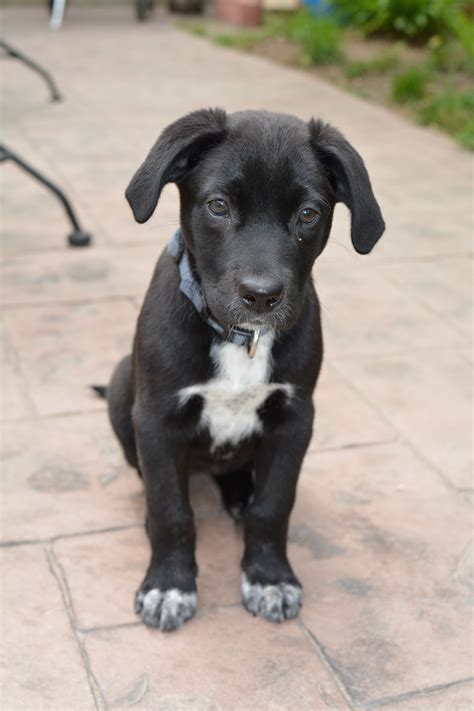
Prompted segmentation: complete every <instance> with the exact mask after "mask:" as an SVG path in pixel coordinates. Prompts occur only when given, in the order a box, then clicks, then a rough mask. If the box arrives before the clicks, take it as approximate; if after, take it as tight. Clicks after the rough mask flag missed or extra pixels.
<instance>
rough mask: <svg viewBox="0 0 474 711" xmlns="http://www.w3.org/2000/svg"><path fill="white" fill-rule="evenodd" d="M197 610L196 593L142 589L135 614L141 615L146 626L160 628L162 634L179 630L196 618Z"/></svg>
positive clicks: (136, 602)
mask: <svg viewBox="0 0 474 711" xmlns="http://www.w3.org/2000/svg"><path fill="white" fill-rule="evenodd" d="M196 608H197V596H196V593H195V592H183V591H182V590H178V588H172V589H171V590H160V589H159V588H152V589H151V590H143V589H140V590H139V591H138V592H137V595H136V597H135V612H136V613H137V614H139V615H141V618H142V620H143V622H144V623H145V624H146V625H148V626H149V627H159V628H160V630H161V631H162V632H171V631H172V630H177V629H178V627H181V625H183V624H184V623H185V622H186V621H187V620H190V619H191V617H193V616H194V614H195V613H196Z"/></svg>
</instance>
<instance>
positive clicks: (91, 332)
mask: <svg viewBox="0 0 474 711" xmlns="http://www.w3.org/2000/svg"><path fill="white" fill-rule="evenodd" d="M4 318H5V323H6V327H7V330H8V334H9V337H10V340H11V342H12V344H13V347H14V348H15V350H16V352H17V354H18V359H19V363H20V367H21V369H22V372H23V374H24V377H25V382H26V383H27V386H28V388H29V391H30V393H31V397H32V400H33V402H34V404H35V407H36V409H37V411H38V412H39V413H40V414H42V415H51V414H58V413H61V412H78V411H81V410H93V409H98V408H102V404H101V403H100V400H99V399H98V398H97V397H95V395H94V394H93V393H92V391H91V390H90V387H89V386H90V385H92V384H99V385H100V384H106V383H108V382H109V379H110V377H111V375H112V371H113V369H114V367H115V365H116V364H117V363H118V361H119V360H120V358H122V357H123V356H124V355H126V354H127V353H130V351H131V347H132V340H133V334H134V331H135V325H136V319H137V309H136V307H135V305H134V303H133V302H132V301H131V300H130V301H127V300H114V301H113V302H110V303H109V302H84V303H75V304H71V305H50V306H45V307H32V308H22V309H21V310H20V309H19V310H12V311H5V314H4Z"/></svg>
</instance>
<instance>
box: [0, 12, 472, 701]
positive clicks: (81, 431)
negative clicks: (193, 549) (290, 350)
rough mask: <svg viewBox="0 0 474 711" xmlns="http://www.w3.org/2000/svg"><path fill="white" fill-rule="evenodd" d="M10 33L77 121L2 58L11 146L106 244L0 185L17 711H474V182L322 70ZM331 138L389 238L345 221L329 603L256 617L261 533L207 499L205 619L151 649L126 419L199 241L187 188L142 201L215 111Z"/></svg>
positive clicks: (50, 207) (139, 39) (317, 492)
mask: <svg viewBox="0 0 474 711" xmlns="http://www.w3.org/2000/svg"><path fill="white" fill-rule="evenodd" d="M3 14H4V32H5V36H6V37H7V38H8V39H9V40H10V41H11V42H13V43H15V44H16V45H17V46H18V48H21V49H23V50H24V51H25V52H27V53H29V54H31V55H32V56H33V57H35V58H37V59H38V60H39V61H41V62H43V63H44V65H45V66H47V67H48V68H49V69H51V70H52V71H53V72H54V74H55V76H56V78H57V81H58V83H59V85H60V87H61V89H62V90H63V92H64V94H65V97H66V100H65V101H64V102H63V103H60V104H51V103H49V102H48V97H47V92H46V89H45V86H44V85H43V84H42V82H41V81H40V79H39V78H38V77H37V76H35V75H34V74H33V73H32V72H30V71H29V70H27V69H26V68H25V67H24V66H22V65H21V64H19V63H18V62H16V61H14V60H7V59H2V72H3V84H4V109H3V128H4V134H5V140H7V141H8V144H9V145H10V146H11V147H12V148H13V149H15V150H16V151H17V152H18V153H21V154H22V155H23V156H25V157H27V158H28V159H29V160H30V161H31V162H32V163H34V164H35V165H36V166H37V167H38V168H40V169H43V170H44V171H45V172H46V173H47V174H48V175H49V176H51V177H52V178H54V179H55V180H57V181H58V182H59V183H60V184H61V185H62V186H63V187H64V188H65V189H66V190H67V192H68V194H69V195H70V196H71V197H72V198H73V199H74V203H75V205H76V206H77V208H78V211H79V213H80V217H81V219H82V221H83V223H84V225H85V226H86V227H87V228H88V229H89V230H91V232H93V234H94V246H93V247H92V248H90V249H86V250H83V251H81V250H76V251H74V250H71V249H67V248H66V247H65V241H64V240H65V235H66V233H67V231H68V227H67V225H66V222H65V219H64V217H63V214H62V212H61V209H60V207H59V206H58V204H57V203H56V202H55V201H54V199H53V198H52V197H51V196H50V195H49V194H47V193H46V192H45V191H44V190H43V189H42V188H41V187H39V186H38V185H37V184H35V183H34V182H33V181H32V180H30V178H29V177H28V176H26V175H25V174H23V173H22V172H20V171H19V170H18V169H17V168H16V167H15V166H14V165H12V164H4V165H2V167H1V176H2V181H3V188H2V197H3V201H4V206H3V237H2V239H3V265H2V284H3V304H4V330H3V345H4V354H3V384H4V388H3V419H4V423H3V491H4V493H3V499H2V519H3V520H2V537H3V544H4V547H3V549H2V555H3V571H4V572H3V590H2V598H3V600H2V601H3V630H2V631H3V645H4V649H3V651H4V661H5V674H4V680H3V702H2V709H5V711H12V710H13V709H15V710H16V709H27V710H28V711H38V710H40V709H45V710H47V711H50V710H57V711H82V710H83V709H84V710H85V709H94V708H96V709H120V708H122V707H133V708H139V709H149V710H150V711H151V710H152V711H178V710H180V711H181V710H184V711H211V710H212V711H216V710H218V709H221V710H222V711H228V710H232V709H235V710H238V711H250V710H253V709H254V710H255V711H264V710H267V709H268V710H269V711H270V710H271V711H277V710H283V709H284V710H285V711H286V710H288V711H294V710H298V711H299V709H310V710H312V711H323V710H325V709H341V710H342V709H378V708H380V707H387V708H393V709H394V710H395V709H396V710H398V711H402V710H403V711H420V710H421V709H423V710H425V711H435V710H442V711H461V710H463V711H467V709H472V708H473V686H472V681H473V670H472V651H473V650H472V636H471V632H472V617H471V608H470V604H471V602H472V593H473V583H472V572H473V563H472V551H473V548H472V543H471V542H470V541H471V535H472V512H471V508H470V506H471V503H472V501H471V499H472V480H471V469H470V464H469V457H470V450H471V431H470V408H471V400H470V382H471V378H470V371H471V366H472V353H471V346H470V328H471V324H470V285H471V261H470V248H471V242H470V232H471V221H470V220H471V217H470V201H471V179H470V158H469V155H468V154H467V153H466V152H464V151H463V150H462V149H461V148H459V147H458V146H456V145H455V144H454V143H453V142H452V141H451V140H450V139H449V138H447V137H445V136H443V135H440V134H437V133H435V132H431V131H429V130H426V129H422V128H418V127H416V126H414V125H411V124H409V123H406V122H404V121H403V120H401V119H400V118H399V117H397V116H395V115H393V114H391V113H390V112H388V111H387V110H385V109H383V108H379V107H375V106H372V105H370V104H366V103H364V102H363V101H361V100H359V99H357V98H355V97H353V96H350V95H349V94H344V93H341V92H340V91H339V90H336V89H334V88H332V87H331V86H329V85H327V84H324V83H322V82H318V81H317V80H316V79H314V78H310V77H308V76H306V75H305V74H304V73H302V72H298V71H294V70H292V69H287V68H283V67H281V66H276V65H274V64H271V63H269V62H267V61H264V60H262V59H258V58H255V57H251V56H246V55H244V54H237V53H234V52H233V51H230V50H224V49H219V48H217V47H215V46H212V45H210V44H208V43H206V41H204V40H201V39H198V38H195V37H193V36H190V35H187V34H183V33H181V32H179V31H177V30H176V29H174V28H173V27H172V26H171V25H170V24H169V23H167V22H166V21H164V20H163V19H161V18H160V17H155V19H154V20H153V21H152V22H151V23H149V24H145V25H139V24H137V23H135V21H134V19H133V14H132V11H131V8H130V9H128V8H122V9H112V8H110V9H103V10H97V9H92V8H91V9H83V10H75V9H74V7H72V8H71V10H70V12H69V14H68V17H67V20H66V22H65V25H64V27H63V28H62V29H61V31H59V32H57V33H55V34H54V33H51V32H50V31H49V29H48V26H47V18H46V14H45V12H44V11H43V10H42V9H41V8H37V9H30V10H25V9H23V10H20V9H9V10H5V11H4V13H3ZM214 105H222V106H224V107H225V108H226V109H228V110H229V111H232V110H235V109H241V108H246V107H248V108H267V109H271V110H275V111H290V112H294V113H297V114H298V115H299V116H301V117H303V118H309V117H310V116H312V115H319V116H322V117H324V118H325V119H328V120H330V121H331V122H333V123H334V124H335V125H336V126H338V127H339V128H340V129H341V130H343V131H344V132H345V133H346V135H347V136H348V138H349V139H350V140H351V141H352V142H353V143H354V144H355V145H356V146H357V148H358V149H359V150H360V152H361V153H362V155H363V156H364V158H365V160H366V163H367V166H368V168H369V172H370V174H371V176H372V179H373V184H374V189H375V192H376V195H377V197H378V198H379V200H380V203H381V205H382V208H383V211H384V215H385V218H386V221H387V225H388V228H387V232H386V235H385V237H384V238H383V240H382V242H381V243H380V245H379V246H378V247H377V248H376V250H375V251H374V253H373V255H371V256H369V257H360V256H357V255H356V254H355V253H353V251H352V249H351V247H350V240H349V234H348V216H347V214H346V211H345V209H344V208H343V207H340V208H338V214H337V219H336V224H335V227H334V232H333V238H332V239H331V242H330V244H329V246H328V248H327V251H326V253H325V254H324V255H323V256H322V257H321V259H320V260H319V262H318V264H317V266H316V269H315V280H316V282H317V285H318V289H319V293H320V296H321V301H322V304H323V314H324V328H325V337H326V358H325V364H324V369H323V374H322V378H321V382H320V386H319V387H318V391H317V395H316V403H317V409H318V417H317V425H316V430H315V434H314V439H313V442H312V445H311V448H310V451H309V452H308V455H307V457H306V460H305V463H304V468H303V473H302V476H301V483H300V487H299V496H298V501H297V504H296V507H295V511H294V515H293V517H292V525H291V531H290V546H289V549H290V550H289V553H290V559H291V560H292V562H293V564H294V567H295V570H296V573H297V574H298V575H299V577H300V578H301V580H302V581H303V583H304V585H305V594H306V598H305V605H304V608H303V610H302V612H301V615H300V618H299V619H298V620H296V621H293V622H288V623H285V624H282V625H280V626H273V625H272V624H270V623H268V622H265V621H263V620H261V619H254V618H252V617H251V616H250V615H248V614H247V612H245V611H244V610H243V609H242V607H241V606H240V604H239V585H238V582H239V559H240V556H241V552H242V535H241V531H240V529H239V528H237V527H236V526H235V525H234V524H233V523H232V522H231V521H230V519H229V518H228V517H227V516H226V515H225V514H224V513H223V511H222V509H221V507H220V504H219V501H218V498H217V494H216V491H215V490H214V489H213V487H212V486H211V484H210V482H208V481H207V480H206V479H196V480H195V481H194V482H193V501H194V508H195V512H196V517H197V522H198V538H199V542H198V562H199V566H200V576H199V581H198V582H199V612H198V615H197V617H196V618H195V619H194V620H193V621H191V622H190V623H189V624H187V625H186V626H185V627H184V628H183V629H181V630H180V631H179V632H177V633H174V634H170V635H163V634H161V633H160V632H158V631H154V630H150V629H147V628H145V627H144V626H143V625H141V624H140V623H139V622H138V620H137V618H136V617H135V615H134V613H133V608H132V601H133V595H134V592H135V589H136V588H137V586H138V584H139V583H140V581H141V579H142V576H143V574H144V571H145V566H146V563H147V556H148V548H147V543H146V540H145V535H144V532H143V526H142V522H143V516H144V511H143V509H144V501H143V494H142V488H141V486H140V483H139V481H138V480H137V477H136V476H135V475H134V473H133V472H132V471H131V470H129V469H128V468H127V467H126V466H125V464H124V462H123V460H122V457H121V456H120V452H119V451H118V448H117V445H116V443H115V441H114V438H113V436H112V433H111V431H110V428H109V425H108V422H107V418H106V415H105V411H104V406H103V404H102V403H101V402H100V401H98V400H97V399H95V398H94V397H93V396H92V394H91V393H90V391H89V390H88V388H87V385H88V383H93V382H95V383H97V382H98V383H101V382H106V381H107V379H108V377H109V375H110V373H111V370H112V368H113V366H114V364H115V362H116V361H117V359H118V358H119V357H120V356H122V355H123V354H124V353H126V352H127V351H129V350H130V344H131V339H132V335H133V331H134V325H135V320H136V318H137V314H138V310H139V308H140V303H141V300H142V297H143V293H144V291H145V289H146V287H147V283H148V281H149V279H150V275H151V271H152V268H153V263H154V261H155V259H156V258H157V256H158V254H159V252H160V250H161V249H162V247H163V245H164V244H165V243H166V241H167V240H168V238H169V236H170V235H171V233H172V231H173V230H174V228H175V226H176V224H177V208H178V203H177V195H176V190H175V188H174V187H173V186H169V187H168V188H166V190H165V194H164V196H163V200H162V202H161V204H160V206H159V209H158V212H157V214H156V216H155V217H154V218H153V220H151V221H150V223H147V224H146V225H143V226H140V225H137V224H135V223H134V222H133V220H132V217H131V215H130V212H129V209H128V206H127V205H126V203H125V201H124V199H123V191H124V188H125V186H126V185H127V183H128V180H129V179H130V177H131V175H132V173H133V172H134V170H135V169H136V167H137V166H138V164H139V162H141V160H142V158H143V157H144V155H145V153H146V151H147V150H148V148H149V147H150V145H151V143H152V142H153V140H154V139H155V137H156V136H157V134H158V133H159V131H160V130H161V129H162V128H163V127H164V126H166V124H167V123H168V122H170V121H171V120H173V119H175V118H177V117H178V116H180V115H181V114H183V113H185V112H187V111H189V110H191V109H195V108H199V107H202V106H214Z"/></svg>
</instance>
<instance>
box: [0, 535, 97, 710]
mask: <svg viewBox="0 0 474 711" xmlns="http://www.w3.org/2000/svg"><path fill="white" fill-rule="evenodd" d="M0 557H1V561H2V568H3V570H5V571H6V574H5V575H4V576H3V579H2V646H3V650H4V651H3V654H2V708H3V709H5V711H20V710H22V711H23V710H25V711H26V710H28V711H30V710H31V711H33V709H35V711H93V709H96V705H95V703H94V698H93V695H92V693H91V688H90V685H89V680H88V676H87V672H86V668H85V664H84V659H83V657H82V656H81V653H80V650H79V646H78V644H77V640H76V637H75V635H74V632H73V630H72V628H71V625H70V621H69V618H68V614H67V612H66V610H65V608H64V604H63V599H62V597H61V591H60V588H59V586H58V583H57V580H56V579H55V577H54V575H53V573H52V571H51V569H50V567H49V565H48V561H47V558H46V554H45V551H44V550H43V548H42V547H41V546H32V547H22V548H10V549H6V550H2V551H0ZM19 602H20V604H19Z"/></svg>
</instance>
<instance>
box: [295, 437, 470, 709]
mask: <svg viewBox="0 0 474 711" xmlns="http://www.w3.org/2000/svg"><path fill="white" fill-rule="evenodd" d="M471 535H472V512H471V508H470V507H469V506H468V505H466V503H465V502H463V501H462V499H460V498H459V497H458V495H457V494H456V493H455V492H454V491H452V490H451V489H450V488H449V486H448V485H447V484H445V483H444V482H443V481H441V480H440V479H439V478H438V476H437V474H436V473H435V472H433V471H432V469H431V468H430V467H429V466H428V465H426V464H425V463H424V462H423V461H421V460H420V459H419V458H417V457H416V456H415V455H414V454H413V452H412V451H411V450H410V449H409V448H407V447H406V446H403V445H401V444H387V445H383V446H374V447H365V448H364V447H361V448H359V449H355V450H354V449H353V450H345V451H344V450H340V451H338V452H321V453H311V454H310V455H309V456H308V457H307V459H306V463H305V473H304V475H303V477H302V480H301V483H300V488H299V493H298V497H297V504H296V507H295V511H294V515H293V517H292V527H291V530H290V560H291V561H292V563H293V565H294V568H295V571H296V573H297V574H298V575H299V576H300V577H301V580H302V582H303V583H304V585H305V603H304V606H303V609H302V613H301V619H302V621H303V622H304V624H305V625H306V626H307V627H308V629H309V630H310V631H311V632H312V634H313V635H314V636H315V638H316V639H317V641H318V643H319V644H320V645H321V648H322V649H323V650H324V654H325V656H326V659H327V660H328V662H329V663H330V664H331V666H332V668H333V670H334V672H335V673H336V675H337V676H338V677H339V679H340V680H341V682H342V683H343V684H344V685H345V687H346V689H347V690H348V692H349V694H350V696H351V698H352V700H353V702H354V703H356V704H361V705H362V706H363V707H368V708H371V707H372V706H374V707H376V706H377V705H378V703H379V700H381V699H384V698H389V697H396V696H400V695H401V694H404V693H409V692H411V691H415V690H417V689H423V688H429V687H434V686H436V685H438V684H448V683H452V682H456V681H459V680H463V679H469V678H470V677H471V675H472V666H473V648H472V617H471V604H472V591H473V582H474V581H473V579H472V566H471V565H470V564H469V562H468V558H469V556H468V548H469V545H468V544H469V542H470V539H471ZM457 570H458V571H459V570H462V573H461V574H459V573H458V574H457V575H456V571H457Z"/></svg>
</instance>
